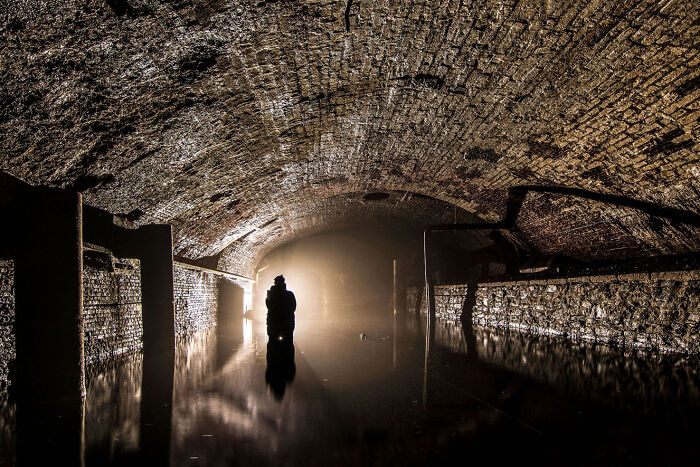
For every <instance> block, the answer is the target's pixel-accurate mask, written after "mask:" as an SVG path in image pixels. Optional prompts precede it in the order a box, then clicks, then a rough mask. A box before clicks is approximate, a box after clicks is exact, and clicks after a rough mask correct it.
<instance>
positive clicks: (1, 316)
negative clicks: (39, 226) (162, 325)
mask: <svg viewBox="0 0 700 467" xmlns="http://www.w3.org/2000/svg"><path fill="white" fill-rule="evenodd" d="M174 273H175V274H174V291H175V332H176V335H177V336H178V337H179V338H181V337H184V336H188V335H192V334H194V333H196V332H198V331H200V330H202V329H205V328H209V327H212V326H214V325H216V300H217V293H218V287H217V281H216V278H215V277H213V276H211V275H209V274H206V273H204V272H201V271H193V270H190V269H186V268H182V267H177V266H176V267H175V271H174ZM83 311H84V319H85V329H84V331H85V359H86V361H87V362H95V361H99V360H104V359H106V358H111V357H115V356H118V355H121V354H125V353H130V352H133V351H136V350H138V349H140V348H141V344H142V342H141V338H142V327H141V278H140V266H139V262H138V261H136V260H124V259H117V258H110V257H107V256H105V255H99V254H93V253H88V252H86V255H85V266H84V274H83ZM14 317H15V307H14V266H13V262H12V261H5V260H0V339H1V340H0V385H2V384H4V382H6V381H7V377H8V372H9V366H10V362H11V361H12V360H13V359H14V358H15V336H14V329H13V326H14Z"/></svg>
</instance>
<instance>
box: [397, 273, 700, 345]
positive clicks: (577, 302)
mask: <svg viewBox="0 0 700 467" xmlns="http://www.w3.org/2000/svg"><path fill="white" fill-rule="evenodd" d="M435 289H436V290H435V294H436V297H435V305H436V315H437V316H438V319H441V320H447V321H455V320H458V319H459V317H460V314H461V312H462V304H463V302H464V297H465V296H466V286H463V285H461V286H460V285H457V286H437V287H436V288H435ZM416 293H418V291H417V290H416V289H413V290H411V291H410V293H409V307H410V311H415V306H414V303H415V300H414V299H412V297H415V294H416ZM421 312H423V313H424V312H425V303H424V302H423V304H422V307H421ZM472 320H473V322H474V323H477V324H485V325H491V326H498V327H506V328H513V329H520V330H523V331H527V332H531V333H535V334H551V335H562V336H564V337H568V338H570V339H572V340H589V341H594V342H600V343H606V344H614V345H621V346H625V347H641V348H651V349H658V350H661V351H669V352H683V353H691V354H698V353H700V271H690V272H688V271H684V272H678V273H672V272H671V273H652V274H627V275H608V276H586V277H571V278H560V279H549V280H533V281H515V282H501V283H484V284H479V286H478V289H477V291H476V305H475V306H474V310H473V314H472Z"/></svg>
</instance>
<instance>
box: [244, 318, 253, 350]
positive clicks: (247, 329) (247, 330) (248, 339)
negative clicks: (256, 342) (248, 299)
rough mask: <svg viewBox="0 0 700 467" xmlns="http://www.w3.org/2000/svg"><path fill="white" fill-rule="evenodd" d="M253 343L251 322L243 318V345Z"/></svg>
mask: <svg viewBox="0 0 700 467" xmlns="http://www.w3.org/2000/svg"><path fill="white" fill-rule="evenodd" d="M252 342H253V320H251V319H248V318H243V343H244V344H247V345H250V344H251V343H252Z"/></svg>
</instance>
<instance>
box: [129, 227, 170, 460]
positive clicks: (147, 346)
mask: <svg viewBox="0 0 700 467" xmlns="http://www.w3.org/2000/svg"><path fill="white" fill-rule="evenodd" d="M133 241H134V250H135V251H137V252H138V256H139V259H140V261H141V306H142V320H143V384H142V388H141V433H140V442H139V444H140V446H141V455H142V458H143V461H144V462H146V463H147V464H148V465H168V459H169V456H170V431H171V425H172V403H173V377H174V372H175V307H174V303H173V302H174V292H173V240H172V230H171V227H170V225H167V224H164V225H147V226H143V227H140V228H139V229H138V230H136V231H135V232H134V237H133Z"/></svg>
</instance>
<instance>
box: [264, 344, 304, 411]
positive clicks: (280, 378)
mask: <svg viewBox="0 0 700 467" xmlns="http://www.w3.org/2000/svg"><path fill="white" fill-rule="evenodd" d="M296 371H297V367H296V364H295V363H294V344H293V343H292V341H291V340H289V339H282V340H278V339H271V340H270V341H269V342H268V343H267V369H266V370H265V382H266V383H267V384H268V386H269V387H270V389H271V390H272V393H273V394H274V396H275V399H277V400H279V401H281V400H282V398H283V397H284V391H285V388H286V387H287V385H288V384H291V383H292V382H293V381H294V376H295V375H296Z"/></svg>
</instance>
